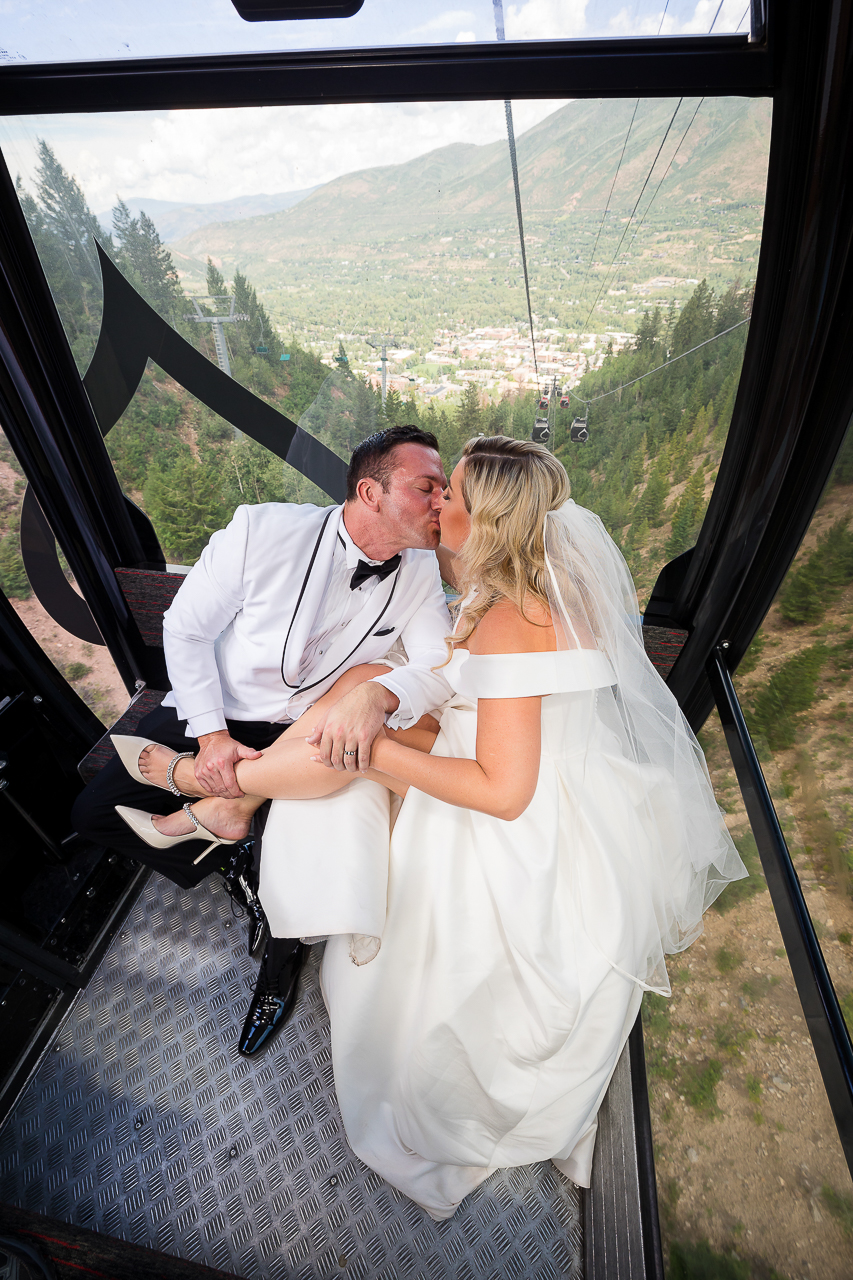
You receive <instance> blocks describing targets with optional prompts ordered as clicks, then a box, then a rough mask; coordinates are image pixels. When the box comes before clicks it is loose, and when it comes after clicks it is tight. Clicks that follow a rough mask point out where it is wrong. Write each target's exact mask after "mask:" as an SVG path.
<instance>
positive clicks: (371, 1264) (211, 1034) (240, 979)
mask: <svg viewBox="0 0 853 1280" xmlns="http://www.w3.org/2000/svg"><path fill="white" fill-rule="evenodd" d="M321 953H322V947H320V946H315V947H313V948H312V951H311V959H310V961H309V964H308V965H307V966H306V971H305V973H304V974H303V978H302V989H301V991H300V997H299V1003H298V1005H297V1008H296V1011H295V1013H294V1016H293V1018H292V1020H291V1021H290V1023H288V1025H287V1026H286V1027H285V1028H284V1030H283V1031H282V1032H281V1033H280V1034H279V1036H278V1039H277V1041H276V1042H275V1043H274V1045H273V1046H272V1047H271V1048H270V1050H269V1051H268V1052H267V1053H266V1054H263V1055H261V1056H260V1057H258V1058H257V1059H256V1060H255V1059H248V1060H247V1059H245V1058H241V1057H240V1056H239V1054H238V1053H237V1047H236V1046H237V1037H238V1034H239V1031H240V1028H241V1026H242V1023H243V1019H244V1017H245V1014H246V1009H247V1007H248V1002H249V995H250V992H251V990H252V988H253V986H254V981H255V975H256V972H257V966H256V964H255V962H254V961H253V960H252V959H251V958H250V957H249V955H248V954H247V948H246V942H245V925H244V922H243V921H242V920H239V919H237V918H235V917H234V916H233V915H232V912H231V903H230V899H229V898H228V897H227V895H226V894H225V892H224V890H223V889H222V887H221V884H220V883H219V881H218V879H217V880H216V883H213V881H212V880H208V881H206V882H205V883H204V884H203V885H201V886H200V887H199V888H198V889H197V890H195V891H193V892H192V893H182V892H181V891H180V890H179V889H177V888H176V887H175V886H174V885H172V884H171V882H170V881H167V880H164V879H162V878H161V877H160V876H157V875H153V876H152V877H151V879H150V880H149V881H148V884H147V886H146V888H145V889H144V890H143V893H142V895H141V897H140V899H139V901H138V902H137V904H136V906H135V907H134V909H133V911H132V913H131V915H130V916H129V917H128V920H127V922H126V924H125V926H124V928H123V929H122V930H121V932H120V933H119V934H118V935H117V936H116V937H115V939H114V940H113V943H112V945H111V947H110V949H109V951H108V952H107V954H106V956H105V958H104V961H103V963H102V965H101V966H100V968H99V970H98V972H97V973H96V975H95V977H94V978H93V980H92V982H91V983H90V984H89V987H88V988H87V990H86V991H85V992H83V993H82V995H81V997H80V999H79V1000H78V1001H77V1003H76V1005H75V1006H74V1008H73V1010H72V1012H71V1015H70V1017H69V1019H68V1021H67V1022H66V1023H65V1025H64V1027H63V1028H62V1031H61V1032H60V1034H59V1036H58V1037H57V1040H56V1041H55V1043H54V1045H53V1046H52V1048H51V1051H50V1052H48V1053H47V1054H46V1055H45V1057H44V1058H43V1059H42V1062H41V1063H40V1065H39V1067H38V1068H37V1070H36V1072H35V1075H34V1076H33V1078H32V1079H31V1080H30V1082H29V1084H28V1085H27V1088H26V1089H25V1091H24V1093H23V1094H22V1096H21V1098H20V1099H19V1101H18V1103H17V1105H16V1107H15V1109H14V1111H13V1112H12V1114H11V1115H10V1117H9V1119H8V1120H7V1121H6V1124H5V1125H4V1127H3V1129H2V1131H0V1199H2V1200H3V1201H5V1202H7V1203H11V1204H16V1205H20V1206H21V1207H23V1208H27V1209H31V1210H35V1211H37V1212H40V1213H44V1214H46V1215H48V1216H50V1217H54V1218H58V1219H61V1220H63V1221H66V1222H70V1223H76V1224H79V1225H80V1226H85V1227H89V1228H94V1229H96V1230H98V1231H102V1232H105V1233H107V1234H109V1235H113V1236H119V1237H123V1238H125V1239H128V1240H132V1241H133V1242H134V1243H136V1244H144V1245H150V1246H151V1247H152V1248H156V1249H161V1250H163V1251H164V1252H166V1253H171V1254H176V1255H178V1256H180V1257H183V1258H188V1259H192V1260H194V1261H196V1262H201V1263H205V1264H207V1265H209V1266H212V1267H218V1268H220V1269H221V1270H224V1271H230V1272H233V1273H234V1274H235V1275H239V1276H244V1277H254V1276H261V1277H267V1276H270V1277H276V1278H277V1277H294V1278H298V1280H315V1277H326V1276H336V1275H337V1276H350V1277H353V1278H356V1280H362V1278H363V1277H364V1278H366V1277H370V1278H371V1280H373V1278H374V1277H375V1278H376V1280H396V1278H399V1280H404V1278H405V1280H421V1278H423V1280H439V1278H444V1277H453V1278H454V1280H474V1278H475V1277H476V1278H477V1280H479V1278H480V1277H483V1278H484V1280H485V1278H488V1280H492V1278H494V1280H498V1277H500V1280H505V1278H506V1277H510V1278H511V1280H525V1277H528V1276H529V1277H534V1276H535V1277H536V1280H557V1277H572V1280H574V1278H575V1277H580V1275H581V1269H582V1238H581V1206H580V1197H579V1193H578V1192H577V1191H576V1189H575V1188H574V1187H573V1186H571V1184H569V1183H567V1182H566V1181H565V1180H564V1179H563V1178H561V1177H560V1175H559V1174H557V1173H556V1172H555V1171H554V1170H553V1168H552V1166H551V1165H550V1164H540V1165H533V1166H530V1167H528V1168H523V1169H510V1170H503V1171H501V1172H498V1173H496V1174H494V1175H493V1176H492V1177H491V1178H490V1179H489V1180H488V1182H486V1183H484V1184H483V1185H482V1186H481V1187H479V1188H478V1189H477V1191H475V1192H474V1194H473V1195H471V1196H470V1197H469V1198H468V1200H466V1201H465V1203H464V1205H463V1206H462V1208H461V1209H460V1210H459V1211H458V1212H457V1214H456V1215H455V1217H454V1218H453V1219H452V1221H450V1222H443V1223H434V1222H433V1221H432V1220H431V1219H430V1218H429V1217H428V1216H427V1215H426V1214H425V1213H423V1211H422V1210H420V1209H419V1208H417V1206H416V1205H414V1204H412V1202H411V1201H409V1200H407V1199H406V1198H405V1197H404V1196H402V1195H400V1194H399V1193H398V1192H397V1191H395V1190H393V1189H392V1188H391V1187H389V1186H388V1185H387V1184H386V1183H384V1182H383V1181H382V1179H381V1178H380V1177H379V1176H378V1175H377V1174H375V1173H373V1172H372V1171H371V1170H370V1169H368V1168H367V1167H366V1166H365V1165H363V1164H361V1162H360V1161H359V1160H357V1159H356V1158H355V1156H354V1155H353V1154H352V1152H351V1151H350V1149H349V1147H348V1145H347V1141H346V1136H345V1134H344V1129H343V1124H342V1122H341V1117H340V1113H339V1111H338V1105H337V1101H336V1098H335V1091H334V1079H333V1074H332V1057H331V1049H330V1044H329V1024H328V1019H327V1017H326V1011H325V1007H324V1005H323V1000H322V996H321V994H320V987H319V981H318V966H319V961H320V956H321Z"/></svg>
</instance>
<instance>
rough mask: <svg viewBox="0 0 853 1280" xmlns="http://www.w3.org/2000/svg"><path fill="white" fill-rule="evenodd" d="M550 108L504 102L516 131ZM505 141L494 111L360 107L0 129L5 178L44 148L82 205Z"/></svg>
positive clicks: (267, 180)
mask: <svg viewBox="0 0 853 1280" xmlns="http://www.w3.org/2000/svg"><path fill="white" fill-rule="evenodd" d="M561 105H562V100H557V101H543V100H539V99H536V100H530V101H526V102H525V101H517V102H514V103H513V109H514V113H515V126H516V131H517V132H518V133H521V132H523V131H524V130H525V129H529V128H530V127H531V126H532V125H534V124H536V123H537V122H538V121H540V120H543V119H544V118H545V116H547V115H550V114H551V112H552V111H554V110H556V109H557V107H559V106H561ZM505 136H506V122H505V118H504V109H503V103H501V102H434V103H394V104H379V103H365V104H357V105H336V104H334V105H326V106H302V107H248V108H242V109H237V108H231V109H223V110H210V111H169V112H158V113H150V114H149V113H140V112H128V113H117V114H115V115H112V114H103V115H86V116H82V115H81V116H76V117H73V116H42V117H28V118H19V119H8V118H7V119H6V120H0V145H2V148H3V151H4V153H5V154H6V157H7V162H8V164H9V167H10V169H11V171H12V174H13V176H14V175H15V174H16V173H18V172H19V173H21V175H22V177H23V178H24V181H25V183H26V184H27V185H29V186H32V173H33V170H34V168H35V164H36V140H37V139H38V138H45V139H46V141H47V142H48V143H49V144H50V145H51V147H52V148H53V149H54V150H55V152H56V154H57V156H58V158H59V160H60V161H61V163H62V164H63V165H64V166H65V168H66V169H68V170H69V172H71V173H73V174H74V175H75V177H76V178H77V180H78V181H79V183H80V185H81V186H82V187H83V190H84V191H85V193H86V198H87V200H88V202H89V204H90V206H91V207H92V208H93V209H94V210H96V211H100V210H103V209H107V208H110V207H111V206H112V204H113V203H114V201H115V197H116V194H119V195H121V196H122V197H124V198H127V197H129V196H149V197H151V198H153V199H159V200H180V201H187V202H194V203H195V202H211V201H216V200H224V199H230V198H232V197H236V196H244V195H254V194H256V193H258V192H268V193H271V192H277V191H289V190H294V189H298V188H302V187H311V186H315V185H317V184H319V183H322V182H328V181H330V180H331V179H332V178H335V177H338V176H339V175H340V174H342V173H350V172H352V171H353V170H354V169H362V168H370V167H373V166H376V165H384V164H397V163H400V162H402V161H406V160H412V159H414V158H415V157H416V156H419V155H423V154H424V153H425V152H427V151H431V150H433V149H434V148H436V147H442V146H446V145H447V144H448V143H451V142H471V141H472V140H476V141H477V142H479V143H483V142H493V141H496V140H497V139H499V138H503V137H505Z"/></svg>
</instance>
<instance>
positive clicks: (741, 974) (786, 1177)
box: [643, 714, 853, 1280]
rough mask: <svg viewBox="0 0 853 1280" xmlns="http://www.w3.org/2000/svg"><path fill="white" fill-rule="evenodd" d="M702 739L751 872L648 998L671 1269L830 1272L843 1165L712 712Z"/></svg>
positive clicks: (843, 1213) (847, 1208)
mask: <svg viewBox="0 0 853 1280" xmlns="http://www.w3.org/2000/svg"><path fill="white" fill-rule="evenodd" d="M700 741H701V743H702V746H703V748H704V749H705V752H706V754H707V759H708V765H709V769H710V772H711V778H712V781H713V783H714V788H715V791H716V795H717V799H718V801H719V803H720V804H721V806H722V807H723V808H724V809H725V811H726V815H727V816H726V821H727V824H728V826H729V829H730V830H731V832H732V835H733V836H734V838H735V842H736V843H737V845H738V848H739V849H740V851H741V854H742V856H743V858H744V861H745V862H746V864H747V866H748V868H749V870H750V873H751V874H750V878H749V879H748V880H743V881H739V882H737V883H736V884H734V885H732V886H730V887H729V888H728V889H727V890H726V891H725V892H724V893H723V895H722V896H721V897H720V898H719V899H718V902H717V905H716V906H715V907H714V908H712V910H711V911H709V912H708V914H707V916H706V918H705V924H706V929H705V934H704V936H703V937H702V938H701V939H700V940H699V941H698V942H697V943H695V944H694V945H693V946H692V947H691V948H690V949H689V950H688V951H687V952H686V954H685V955H684V957H683V958H681V959H679V961H678V962H677V963H671V964H670V966H669V972H670V978H671V979H672V987H673V995H672V999H671V1000H666V999H664V998H663V997H660V996H655V995H647V996H646V997H645V999H644V1007H643V1017H644V1032H645V1038H646V1059H647V1065H648V1070H649V1093H650V1100H651V1109H652V1126H653V1132H654V1139H655V1160H656V1168H657V1178H658V1194H659V1197H660V1206H661V1223H662V1228H663V1232H664V1241H665V1249H666V1252H667V1254H668V1258H669V1264H670V1274H675V1275H683V1276H720V1277H731V1280H740V1278H741V1277H743V1280H747V1278H748V1277H767V1278H768V1280H769V1278H770V1277H773V1276H780V1277H781V1276H790V1277H799V1276H813V1277H820V1280H842V1278H843V1277H847V1276H849V1275H850V1259H851V1245H850V1236H849V1223H850V1219H851V1215H853V1196H851V1187H850V1175H849V1173H848V1171H847V1165H846V1162H845V1160H844V1155H843V1152H842V1150H841V1144H840V1142H839V1140H838V1134H837V1131H836V1128H835V1124H834V1121H833V1119H832V1113H831V1111H830V1109H829V1104H828V1102H827V1100H826V1093H825V1091H824V1087H823V1083H822V1079H821V1076H820V1072H819V1070H818V1066H817V1061H816V1059H815V1056H814V1051H813V1049H812V1045H811V1040H810V1038H809V1035H808V1031H807V1029H806V1025H805V1021H804V1019H803V1016H802V1008H801V1005H800V1002H799V999H798V997H797V992H796V988H795V986H794V982H793V979H792V977H791V972H790V969H789V967H788V962H787V958H786V956H785V950H784V947H783V945H782V939H781V936H780V934H779V930H778V926H777V924H776V916H775V914H774V911H773V907H772V904H771V901H770V895H769V893H768V891H767V886H766V883H765V881H764V878H763V876H762V875H761V868H760V862H759V858H758V854H757V850H756V847H755V842H754V838H753V836H752V834H751V832H750V828H749V823H748V821H747V817H746V812H745V810H744V806H743V802H742V799H741V796H740V790H739V788H738V785H737V781H736V779H735V775H734V769H733V768H732V764H731V758H730V756H729V753H728V748H727V746H726V742H725V738H724V736H723V731H722V727H721V725H720V722H719V720H718V719H717V717H716V714H715V715H714V716H713V717H712V718H711V719H710V720H709V721H708V722H707V724H706V726H705V728H704V729H703V730H702V733H701V734H700ZM774 799H777V803H778V798H777V797H774ZM782 799H783V802H784V797H783V798H782ZM780 817H781V819H782V821H783V823H784V824H785V825H786V827H788V828H790V810H789V809H787V807H782V808H781V809H780ZM801 874H802V871H801Z"/></svg>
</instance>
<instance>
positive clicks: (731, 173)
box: [170, 98, 771, 351]
mask: <svg viewBox="0 0 853 1280" xmlns="http://www.w3.org/2000/svg"><path fill="white" fill-rule="evenodd" d="M635 107H636V114H635ZM697 107H698V111H697ZM770 112H771V107H770V103H769V102H767V101H765V100H764V99H758V98H756V99H745V98H721V99H720V98H718V99H713V98H711V99H707V100H703V101H701V102H699V101H698V100H697V99H695V98H693V99H686V100H683V101H681V102H679V101H676V100H648V99H644V100H641V101H640V102H639V103H636V102H635V100H633V99H631V100H624V99H620V100H618V101H587V102H583V101H575V102H570V103H568V104H566V105H565V106H563V107H560V108H559V109H558V110H557V111H555V112H553V113H552V114H551V115H550V116H548V117H547V118H546V119H545V120H543V121H541V122H540V123H539V124H537V125H535V126H534V127H533V128H531V129H528V130H527V131H526V133H524V134H522V135H520V137H519V138H518V163H519V178H520V187H521V199H522V206H523V212H524V229H525V240H526V245H527V262H528V268H529V272H530V287H531V300H532V305H533V312H534V317H538V318H537V319H536V323H537V324H541V325H552V326H554V327H556V328H559V329H561V330H566V331H569V332H589V331H591V330H596V331H599V332H600V331H601V330H602V329H604V328H605V327H610V328H613V329H617V330H624V331H632V330H634V329H635V327H636V324H637V320H635V319H634V317H635V316H637V315H638V314H639V313H640V312H641V311H642V310H643V309H645V308H647V307H652V308H653V307H654V306H655V305H656V304H658V303H660V304H662V305H664V306H667V305H669V304H670V303H672V304H673V305H675V306H678V305H681V304H683V303H684V302H686V301H687V299H688V297H689V296H690V294H691V292H692V290H693V288H694V287H695V285H696V284H697V282H698V281H699V280H701V279H703V278H706V279H707V280H708V282H709V284H710V285H711V286H712V287H713V288H714V290H715V291H717V292H725V290H726V289H727V288H728V287H729V286H730V285H731V284H733V283H735V282H740V285H741V286H742V287H744V286H747V285H748V284H749V283H750V282H751V281H752V280H754V279H755V271H756V265H757V258H758V250H759V246H760V241H761V225H762V220H763V215H764V189H765V184H766V174H767V155H768V151H769V143H770ZM694 117H695V118H694ZM611 189H612V194H611ZM605 209H608V210H609V212H608V216H607V218H604V217H603V214H604V211H605ZM635 211H636V212H635ZM170 248H171V250H172V253H173V257H174V261H175V265H176V267H177V268H178V270H179V272H180V275H181V279H182V282H183V284H184V287H185V288H186V289H188V290H189V291H192V290H195V289H203V288H204V282H205V261H206V259H207V257H208V255H209V256H210V257H212V258H213V259H215V260H216V262H217V264H218V265H220V268H221V270H222V271H223V273H224V274H225V275H226V277H229V276H231V275H233V273H234V271H235V270H236V269H238V268H239V270H240V271H242V272H243V273H244V274H246V275H247V276H248V277H249V278H250V279H251V281H252V283H253V285H255V287H256V288H257V289H258V290H259V291H260V292H261V293H262V294H263V295H264V305H265V306H267V308H268V309H269V311H270V314H271V315H272V316H273V318H274V320H275V321H276V323H278V324H280V325H282V326H283V329H282V331H285V330H286V331H289V332H292V333H301V334H303V335H304V336H305V338H304V340H308V341H310V342H316V341H318V340H320V341H322V342H326V343H329V342H333V341H334V335H335V334H339V333H342V332H343V333H361V334H364V333H367V332H369V331H370V330H381V331H387V332H393V333H395V334H397V336H398V337H402V336H404V335H408V341H407V345H408V346H410V347H414V348H418V349H423V350H424V351H426V350H429V345H430V344H431V343H432V342H433V341H434V335H435V331H436V329H438V328H442V327H445V326H448V325H449V326H450V328H452V329H453V330H454V331H457V330H461V331H463V332H464V331H467V329H470V328H474V327H478V326H491V325H498V326H501V325H504V326H505V325H507V324H509V325H515V324H521V325H526V323H527V306H526V300H525V293H524V285H523V277H522V272H521V260H520V255H519V241H518V227H517V222H516V210H515V196H514V191H513V183H512V176H511V170H510V163H509V151H508V147H507V144H506V141H505V140H500V141H498V142H491V143H486V144H484V145H478V144H477V143H474V142H456V143H453V144H451V145H449V146H445V147H440V148H438V149H437V150H434V151H431V152H429V153H427V154H426V155H422V156H419V157H418V158H417V159H415V160H410V161H407V162H406V163H405V164H397V165H381V166H377V167H375V168H370V169H360V170H357V171H355V172H353V173H347V174H344V175H343V176H341V177H339V178H336V179H335V180H334V181H332V182H328V183H325V184H324V185H323V186H321V187H318V188H316V189H315V190H314V191H313V192H312V194H311V195H309V196H306V197H305V199H303V200H301V201H300V202H299V203H298V204H296V205H293V206H291V207H290V208H289V209H284V210H280V211H278V212H275V213H267V214H262V215H260V216H258V217H253V218H247V219H245V220H242V221H229V222H223V221H219V222H215V223H211V224H209V225H207V226H204V227H200V228H198V230H196V231H193V232H191V233H190V234H189V235H186V236H183V237H181V238H180V239H178V240H177V241H173V242H172V243H171V245H170ZM463 326H464V328H463Z"/></svg>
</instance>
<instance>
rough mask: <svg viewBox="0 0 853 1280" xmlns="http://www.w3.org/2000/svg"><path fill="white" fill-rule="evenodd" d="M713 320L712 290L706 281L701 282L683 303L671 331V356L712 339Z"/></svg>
mask: <svg viewBox="0 0 853 1280" xmlns="http://www.w3.org/2000/svg"><path fill="white" fill-rule="evenodd" d="M715 318H716V317H715V312H714V290H713V289H711V288H709V287H708V282H707V280H703V281H701V283H700V284H698V285H697V286H696V288H695V289H694V290H693V293H692V294H691V295H690V297H689V298H688V300H687V302H685V304H684V306H683V307H682V309H681V315H680V316H679V317H678V320H677V322H676V324H675V326H674V328H673V330H672V342H671V343H670V348H671V352H672V355H674V356H678V355H682V354H683V353H684V352H685V351H690V350H691V348H693V347H696V346H698V345H699V343H700V342H704V341H705V339H706V338H710V337H712V336H713V333H714V323H715Z"/></svg>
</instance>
